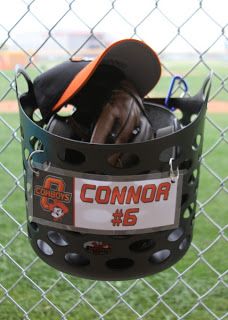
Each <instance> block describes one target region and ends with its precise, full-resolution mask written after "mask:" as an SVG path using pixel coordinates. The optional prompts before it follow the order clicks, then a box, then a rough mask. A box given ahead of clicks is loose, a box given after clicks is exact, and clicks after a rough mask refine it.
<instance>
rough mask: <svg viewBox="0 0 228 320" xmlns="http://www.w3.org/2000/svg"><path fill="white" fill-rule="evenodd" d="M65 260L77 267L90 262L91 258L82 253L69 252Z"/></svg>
mask: <svg viewBox="0 0 228 320" xmlns="http://www.w3.org/2000/svg"><path fill="white" fill-rule="evenodd" d="M65 260H66V262H68V263H69V264H71V265H73V266H76V267H83V266H87V265H88V264H89V259H88V258H87V257H85V256H83V255H81V254H78V253H75V252H69V253H67V254H66V255H65Z"/></svg>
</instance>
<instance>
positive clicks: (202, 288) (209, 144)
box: [0, 0, 228, 320]
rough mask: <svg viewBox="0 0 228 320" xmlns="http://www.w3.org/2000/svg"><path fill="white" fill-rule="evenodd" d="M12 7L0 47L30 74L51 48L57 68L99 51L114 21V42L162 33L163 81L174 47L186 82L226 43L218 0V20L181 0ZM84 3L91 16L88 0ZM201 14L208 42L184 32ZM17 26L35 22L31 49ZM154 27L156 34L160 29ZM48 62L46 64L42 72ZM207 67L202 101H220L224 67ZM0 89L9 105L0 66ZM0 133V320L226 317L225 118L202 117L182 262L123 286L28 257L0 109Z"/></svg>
mask: <svg viewBox="0 0 228 320" xmlns="http://www.w3.org/2000/svg"><path fill="white" fill-rule="evenodd" d="M4 2H5V1H3V3H2V5H3V6H4ZM11 2H12V7H13V9H12V8H11V10H14V20H13V22H12V19H11V23H7V24H4V25H3V24H1V21H0V49H1V51H2V52H4V50H5V49H6V48H8V47H13V48H15V50H17V51H19V52H21V53H23V55H24V56H25V57H26V63H24V65H25V67H26V68H27V69H28V71H29V70H30V69H31V70H33V74H34V75H36V74H38V73H39V72H41V71H43V70H44V69H45V66H43V65H42V63H39V57H40V56H45V57H46V58H47V56H48V55H49V56H50V52H55V55H54V58H55V59H54V62H56V61H58V59H59V60H61V59H63V58H68V57H69V56H73V55H75V54H76V55H80V54H85V53H87V54H88V53H89V54H90V50H92V49H91V48H93V45H91V43H92V44H94V43H95V46H96V47H99V48H104V47H106V46H107V41H106V39H105V37H104V35H103V33H102V32H101V31H100V30H104V29H105V26H106V25H108V24H112V23H113V21H115V23H117V22H118V25H119V27H118V30H125V31H123V32H122V33H120V34H119V35H115V37H116V39H118V37H122V38H124V37H133V38H138V39H142V40H145V41H146V42H148V40H150V37H151V38H157V37H160V41H159V42H157V43H156V41H155V49H156V50H157V52H158V53H159V55H160V58H161V60H162V63H163V74H164V75H166V78H167V79H168V80H169V79H170V76H172V75H173V74H175V73H176V71H177V70H176V69H175V64H174V63H168V60H169V59H168V58H169V57H170V56H172V52H173V51H172V48H173V47H175V46H176V45H177V46H178V43H179V42H181V43H182V44H183V43H184V44H185V46H186V47H187V48H188V52H191V58H190V59H189V61H191V63H188V65H187V67H185V68H184V69H183V70H181V71H182V73H183V75H184V78H186V80H187V81H188V80H189V81H191V79H192V81H194V79H195V78H191V76H193V75H194V74H196V75H198V73H199V70H200V69H203V73H205V74H206V73H208V72H209V71H211V69H212V64H211V62H210V59H209V58H208V55H209V54H212V55H213V53H211V52H212V51H213V49H214V48H216V46H217V44H218V43H219V42H220V41H223V42H224V43H225V44H226V45H227V43H228V32H227V30H228V26H227V22H226V21H225V20H224V19H225V15H226V14H225V12H226V11H227V10H226V8H225V1H220V0H218V1H216V4H214V6H218V7H219V6H220V12H222V11H223V12H224V19H223V20H221V19H220V18H219V17H218V15H217V14H216V12H217V11H216V10H215V11H213V10H211V5H210V4H211V1H209V0H204V1H203V0H201V1H191V2H190V1H186V2H185V4H183V3H184V2H183V1H182V2H181V1H174V2H173V6H174V7H175V8H176V14H175V15H173V11H171V12H169V10H167V1H162V0H160V1H145V0H141V1H134V2H133V1H132V2H129V1H124V0H119V1H118V0H116V1H108V0H105V1H100V2H99V1H95V3H96V4H97V5H98V2H99V9H98V10H97V11H94V13H93V17H92V18H91V19H90V21H88V19H87V15H86V10H84V11H83V10H80V7H81V5H82V1H72V0H71V1H70V0H68V1H65V0H61V1H55V2H53V1H49V2H51V3H52V4H53V10H56V12H57V14H56V15H55V18H51V17H52V15H50V17H48V18H47V16H48V12H45V10H39V6H41V7H42V6H43V7H44V6H45V3H46V2H47V3H48V1H46V2H44V1H41V0H33V1H31V0H26V1H23V0H18V1H11ZM86 3H87V4H86V5H87V6H88V7H87V10H89V7H90V5H92V1H86ZM93 3H94V2H93ZM130 5H131V6H132V7H130ZM169 6H170V5H169ZM185 6H186V7H185ZM133 9H134V10H133ZM139 9H140V10H139ZM137 10H138V11H137ZM3 12H4V9H3ZM41 12H42V13H41ZM135 12H137V13H138V15H137V14H136V13H135ZM6 14H7V13H6ZM201 16H202V17H203V19H204V20H203V21H204V23H206V24H207V27H208V30H210V28H209V26H210V25H213V30H215V31H213V32H214V33H213V36H210V35H209V34H206V30H207V28H205V26H202V29H201V28H200V29H199V30H198V32H199V33H201V34H202V39H203V38H206V39H208V41H201V42H197V41H195V37H194V34H192V33H193V32H189V30H191V28H193V26H194V23H195V19H198V18H199V17H201ZM69 17H70V21H71V23H72V24H73V23H74V22H75V25H76V27H77V26H80V27H81V29H83V30H85V31H84V32H83V36H81V37H80V40H79V41H78V42H77V43H76V44H74V43H73V44H72V43H68V42H67V41H64V36H63V35H62V34H61V32H60V31H56V30H57V29H58V28H59V29H58V30H60V29H61V26H62V25H64V22H65V19H66V18H69ZM25 20H26V21H30V23H31V24H34V25H35V26H36V29H37V30H38V31H39V32H40V34H41V36H40V38H39V37H37V38H36V37H35V39H34V41H33V47H32V49H29V47H28V46H27V45H26V41H25V39H24V40H23V41H22V38H20V36H19V35H18V33H17V32H16V31H17V29H18V28H20V27H21V28H22V29H21V30H23V22H24V21H25ZM205 21H206V22H205ZM156 23H159V24H157V25H155V24H156ZM76 27H75V28H76ZM159 29H163V32H162V31H161V33H159ZM148 30H150V32H148ZM192 30H194V29H192ZM211 30H212V29H211ZM27 31H28V30H27ZM115 37H114V38H115ZM200 39H201V38H200ZM202 39H201V40H202ZM114 40H115V39H114ZM50 43H51V44H50ZM175 54H176V53H175V52H174V53H173V55H174V56H175ZM49 60H50V59H49ZM0 61H1V56H0ZM52 63H53V62H52V61H49V62H48V66H49V65H51V64H52ZM224 63H225V62H224ZM226 63H227V62H226ZM224 65H225V64H224ZM226 66H227V64H226ZM213 69H214V86H213V90H212V94H211V97H210V99H211V100H215V99H220V98H221V99H223V100H228V95H227V93H228V87H227V78H228V76H227V74H228V72H227V70H228V69H227V70H226V73H224V72H221V69H219V68H218V69H216V67H215V68H214V67H213ZM222 71H224V70H222ZM200 76H201V74H200ZM202 80H203V79H200V81H201V82H202ZM0 87H1V90H0V101H1V102H2V103H3V102H7V101H8V100H15V86H14V78H13V72H6V71H5V70H0ZM2 88H3V89H2ZM159 93H160V92H159V89H158V94H159ZM177 93H178V90H177ZM220 118H221V117H220ZM0 132H1V137H0V177H1V190H0V314H1V316H0V317H1V319H105V320H109V319H123V320H124V319H145V320H148V319H227V316H228V314H227V308H226V307H227V301H228V295H227V226H226V221H225V213H227V201H226V200H227V191H228V189H227V177H226V167H227V163H226V152H227V136H226V133H227V123H225V117H224V118H223V119H222V122H221V121H220V120H219V119H218V117H217V115H215V116H214V115H210V114H209V116H207V119H206V132H205V146H204V153H203V156H202V158H201V163H202V166H201V183H200V187H199V195H198V208H197V214H196V222H195V231H194V238H193V242H192V244H191V247H190V249H189V251H188V253H187V254H186V256H185V257H184V258H183V259H182V261H180V262H178V263H177V264H176V265H175V266H174V267H172V268H170V269H169V270H166V271H164V272H162V273H161V274H157V275H154V276H151V277H146V278H143V279H138V280H134V281H124V282H120V281H114V282H99V281H90V280H84V279H77V278H73V277H71V276H68V275H66V274H63V273H60V272H58V271H56V270H53V269H52V268H50V267H49V266H47V265H45V264H44V263H43V262H42V261H41V260H40V259H39V258H37V257H36V256H35V254H34V252H33V251H32V249H31V248H30V246H29V244H28V240H27V230H26V221H25V207H24V187H23V172H22V165H21V162H20V160H19V159H20V158H21V155H20V152H21V150H20V134H19V119H18V118H17V116H16V115H15V114H14V115H12V114H8V113H5V114H4V113H3V112H2V113H0Z"/></svg>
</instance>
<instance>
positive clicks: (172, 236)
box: [168, 228, 184, 242]
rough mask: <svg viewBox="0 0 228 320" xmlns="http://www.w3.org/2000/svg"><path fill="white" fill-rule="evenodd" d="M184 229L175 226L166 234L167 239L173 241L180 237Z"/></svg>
mask: <svg viewBox="0 0 228 320" xmlns="http://www.w3.org/2000/svg"><path fill="white" fill-rule="evenodd" d="M183 233H184V231H183V229H182V228H177V229H176V230H174V231H173V232H171V233H170V234H169V236H168V241H171V242H174V241H177V240H178V239H180V237H181V236H182V235H183Z"/></svg>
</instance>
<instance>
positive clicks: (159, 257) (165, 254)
mask: <svg viewBox="0 0 228 320" xmlns="http://www.w3.org/2000/svg"><path fill="white" fill-rule="evenodd" d="M169 256H170V250H169V249H163V250H160V251H157V252H155V253H153V254H152V256H151V257H150V258H149V261H150V262H152V263H162V262H164V261H165V260H166V259H168V258H169Z"/></svg>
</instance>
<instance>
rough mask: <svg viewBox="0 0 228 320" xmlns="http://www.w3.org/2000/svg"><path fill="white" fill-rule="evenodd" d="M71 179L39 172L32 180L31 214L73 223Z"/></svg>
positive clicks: (54, 220) (64, 222)
mask: <svg viewBox="0 0 228 320" xmlns="http://www.w3.org/2000/svg"><path fill="white" fill-rule="evenodd" d="M72 188H73V179H72V178H70V177H63V176H59V175H58V176H55V175H47V173H45V172H42V171H41V172H40V174H39V176H38V177H35V178H34V180H33V215H34V216H35V217H37V218H41V219H45V220H48V221H53V222H59V223H63V224H68V225H73V224H74V214H73V195H72Z"/></svg>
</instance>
